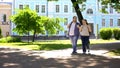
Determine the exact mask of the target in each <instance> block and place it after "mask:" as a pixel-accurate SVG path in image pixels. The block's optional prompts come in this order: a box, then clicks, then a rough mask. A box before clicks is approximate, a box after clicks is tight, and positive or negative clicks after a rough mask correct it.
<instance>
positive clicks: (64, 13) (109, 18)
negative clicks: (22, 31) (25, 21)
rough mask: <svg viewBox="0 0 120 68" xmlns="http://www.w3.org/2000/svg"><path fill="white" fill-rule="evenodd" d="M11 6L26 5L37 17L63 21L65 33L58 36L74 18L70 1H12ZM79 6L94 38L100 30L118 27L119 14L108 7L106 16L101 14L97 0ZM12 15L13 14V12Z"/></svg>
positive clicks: (18, 7)
mask: <svg viewBox="0 0 120 68" xmlns="http://www.w3.org/2000/svg"><path fill="white" fill-rule="evenodd" d="M13 4H14V5H13V9H23V7H24V5H27V6H29V8H30V9H32V10H36V11H37V13H38V14H39V15H43V16H49V17H60V18H63V19H65V20H66V22H64V23H61V25H62V26H63V27H64V29H65V31H63V32H59V31H58V35H60V36H64V35H65V34H66V31H67V28H66V25H67V24H68V23H70V22H71V21H72V17H73V16H76V13H75V10H74V8H73V5H72V3H71V0H58V1H49V2H48V1H47V0H14V1H13ZM79 6H80V7H85V8H86V9H85V10H84V11H82V14H83V17H84V18H85V19H87V20H88V22H89V24H90V25H91V27H92V31H93V32H92V33H93V34H94V35H95V36H96V35H97V32H98V31H99V30H100V28H104V27H119V26H120V13H118V12H116V11H115V9H113V8H112V7H110V6H109V8H107V9H106V10H107V11H108V14H104V13H101V12H100V10H101V8H104V6H102V5H101V4H100V2H98V0H86V2H85V5H79ZM13 14H15V12H14V11H13ZM11 27H12V28H14V27H15V25H12V26H11ZM12 35H16V33H14V32H12Z"/></svg>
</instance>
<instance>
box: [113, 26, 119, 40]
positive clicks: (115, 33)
mask: <svg viewBox="0 0 120 68" xmlns="http://www.w3.org/2000/svg"><path fill="white" fill-rule="evenodd" d="M113 36H114V38H115V39H116V40H120V28H114V29H113Z"/></svg>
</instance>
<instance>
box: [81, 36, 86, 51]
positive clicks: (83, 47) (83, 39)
mask: <svg viewBox="0 0 120 68" xmlns="http://www.w3.org/2000/svg"><path fill="white" fill-rule="evenodd" d="M81 40H82V50H83V53H86V45H85V43H86V40H85V36H81Z"/></svg>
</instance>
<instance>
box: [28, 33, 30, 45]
mask: <svg viewBox="0 0 120 68" xmlns="http://www.w3.org/2000/svg"><path fill="white" fill-rule="evenodd" d="M29 35H30V34H29V31H28V43H29Z"/></svg>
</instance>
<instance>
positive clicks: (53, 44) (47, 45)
mask: <svg viewBox="0 0 120 68" xmlns="http://www.w3.org/2000/svg"><path fill="white" fill-rule="evenodd" d="M90 41H91V44H102V43H110V42H116V41H117V40H101V39H99V40H96V39H94V40H90ZM0 46H6V47H12V48H20V49H29V50H58V49H66V48H71V47H72V46H71V42H70V40H49V41H37V42H33V43H29V44H28V43H27V42H19V43H0ZM78 46H81V40H79V41H78Z"/></svg>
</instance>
